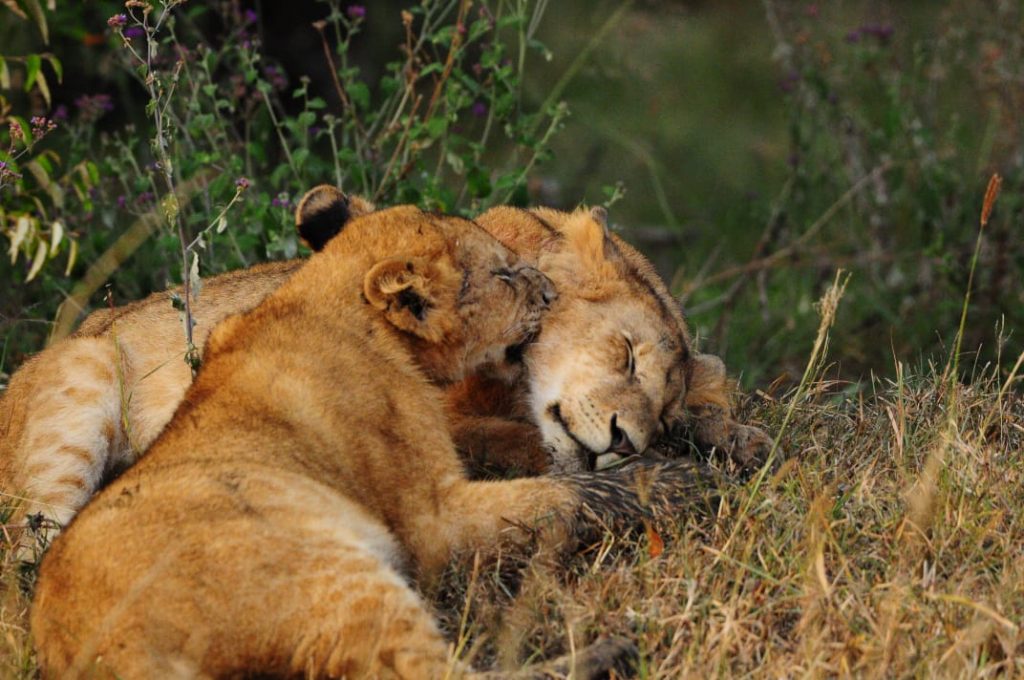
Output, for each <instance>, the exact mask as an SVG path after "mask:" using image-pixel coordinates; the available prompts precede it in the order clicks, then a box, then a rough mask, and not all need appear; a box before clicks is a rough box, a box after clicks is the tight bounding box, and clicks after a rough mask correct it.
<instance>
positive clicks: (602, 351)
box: [448, 208, 770, 472]
mask: <svg viewBox="0 0 1024 680" xmlns="http://www.w3.org/2000/svg"><path fill="white" fill-rule="evenodd" d="M477 221H478V222H480V223H481V225H482V226H483V227H484V228H485V229H487V231H488V232H490V233H491V234H493V235H494V236H495V237H497V238H498V240H500V241H502V243H504V244H505V245H506V246H508V247H509V248H510V249H511V250H513V251H515V252H516V253H517V254H519V255H520V256H521V257H523V258H524V259H525V260H526V261H527V262H529V263H531V264H535V265H536V266H537V267H538V268H539V269H540V270H541V271H543V272H544V273H545V274H547V275H548V276H549V277H551V279H552V281H554V283H555V287H556V288H557V289H558V291H559V295H560V297H559V300H558V302H556V303H555V305H554V306H553V308H552V310H551V312H550V313H549V314H548V316H547V317H546V319H545V322H544V329H543V331H542V333H541V336H540V338H539V340H538V342H537V343H535V344H533V345H531V347H530V349H529V351H528V352H527V353H526V357H525V358H526V363H527V366H528V367H529V375H530V379H529V381H528V382H526V381H520V382H519V383H517V384H511V385H509V384H505V383H502V382H500V381H494V380H487V379H485V378H481V377H473V378H471V379H469V380H468V381H466V382H465V383H463V384H462V385H458V386H455V387H453V388H451V389H450V390H449V391H448V397H449V401H450V405H451V407H450V410H451V412H452V418H453V421H454V422H455V424H456V428H457V435H456V436H457V440H458V441H459V443H460V447H461V448H464V449H465V450H466V451H467V452H468V453H469V454H471V456H472V457H473V458H474V459H475V460H477V461H478V462H480V463H481V464H482V465H484V466H485V467H491V466H493V467H499V468H500V467H503V466H508V465H513V466H515V467H519V468H522V469H525V470H528V471H532V472H542V471H545V470H548V469H551V468H552V467H553V468H554V469H556V470H578V469H584V468H586V467H588V466H589V467H592V465H593V460H594V459H595V458H596V457H597V456H599V455H601V454H604V453H608V452H620V453H622V452H625V453H630V452H634V451H637V452H642V451H644V450H645V449H646V448H647V447H648V445H649V444H650V443H651V442H652V440H653V439H654V438H655V437H656V436H657V435H659V434H663V433H665V432H666V431H669V430H673V431H674V430H676V429H677V428H678V426H680V425H681V426H684V427H686V428H687V429H688V430H689V432H690V435H691V437H692V438H693V439H694V440H695V441H696V443H697V444H698V446H700V447H701V448H703V449H705V450H711V449H718V450H720V451H722V452H724V453H725V454H727V455H729V456H732V457H733V458H734V459H736V460H737V461H738V462H740V463H742V464H745V465H750V464H754V463H757V462H759V461H762V462H763V460H764V456H765V455H766V454H767V452H768V448H769V445H770V440H769V439H768V437H767V436H766V435H765V434H764V433H763V432H762V431H760V430H758V429H757V428H753V427H750V426H747V425H742V424H740V423H736V422H735V421H733V420H732V418H731V415H730V413H731V405H730V393H731V388H730V384H729V382H728V380H727V378H726V373H725V366H724V365H723V364H722V362H721V360H719V359H718V358H717V357H714V356H711V355H706V354H697V353H696V352H695V348H694V345H693V342H692V340H691V338H690V335H689V331H688V330H687V327H686V322H685V320H684V319H683V316H682V313H681V311H680V309H679V306H678V304H677V303H676V301H675V299H674V298H673V297H672V296H671V294H670V293H669V292H668V290H667V289H666V287H665V284H664V283H663V282H662V281H661V279H660V278H659V277H658V275H657V274H656V273H655V271H654V268H653V267H652V266H651V264H650V263H649V262H648V261H647V260H646V259H645V258H644V257H643V256H642V255H641V254H640V253H638V252H637V251H636V250H635V249H633V248H632V247H631V246H630V245H629V244H627V243H625V242H624V241H622V240H621V239H620V238H619V237H618V236H616V235H615V234H613V233H611V232H610V231H608V230H607V229H606V228H605V225H604V214H603V211H591V212H589V213H588V212H586V211H576V212H574V213H566V212H561V211H557V210H551V209H547V208H535V209H532V210H520V209H515V208H494V209H492V210H489V211H487V212H486V213H484V214H483V215H481V216H480V217H479V218H478V220H477ZM538 435H539V437H538Z"/></svg>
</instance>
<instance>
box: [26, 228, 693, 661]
mask: <svg viewBox="0 0 1024 680" xmlns="http://www.w3.org/2000/svg"><path fill="white" fill-rule="evenodd" d="M399 271H402V272H405V273H406V276H404V278H403V282H402V283H401V284H399V285H400V288H399V289H396V284H395V274H396V272H399ZM552 298H553V289H552V288H551V287H550V282H548V281H547V280H546V279H545V278H544V277H542V276H541V275H540V274H539V273H537V272H536V270H533V269H530V268H528V267H523V266H521V265H519V264H517V263H516V262H515V260H514V256H513V255H512V254H511V253H510V252H509V251H506V250H505V249H504V248H502V247H501V246H500V245H499V244H498V242H497V241H495V240H493V239H492V238H490V237H489V236H487V235H486V234H485V232H483V231H482V230H480V229H478V228H477V227H476V226H475V225H473V224H472V223H470V222H467V221H464V220H459V219H449V218H439V217H436V216H428V215H425V214H424V213H421V212H420V211H418V210H416V209H413V208H395V209H392V210H388V211H383V212H381V213H377V214H374V215H371V216H368V217H362V218H359V219H357V220H355V221H354V222H353V223H352V224H351V225H350V227H348V228H347V229H346V230H345V231H343V232H342V233H341V235H339V236H337V237H335V238H334V239H333V240H332V241H331V242H330V243H329V244H328V245H327V247H326V248H325V250H324V251H323V252H322V253H321V254H318V255H315V256H313V257H312V258H311V259H310V260H309V262H308V263H307V264H306V265H305V266H304V267H302V268H301V269H300V270H299V271H298V272H296V273H295V274H294V275H293V276H292V277H291V279H290V280H289V281H288V282H287V283H285V284H284V285H283V286H281V287H280V289H278V290H277V291H276V292H275V293H273V294H272V295H271V296H270V297H268V298H267V299H266V300H265V301H264V302H263V303H262V304H260V305H259V306H258V307H256V308H255V309H254V310H252V311H250V312H248V313H246V314H244V315H241V316H234V317H231V318H229V319H227V320H226V321H225V322H224V323H222V324H221V325H220V326H219V327H218V328H217V329H216V331H215V332H214V334H213V336H212V337H211V338H210V340H209V343H208V347H207V350H206V355H205V359H204V364H203V367H202V368H201V370H200V371H199V375H198V377H197V379H196V381H195V382H194V384H193V385H192V386H191V387H190V388H189V389H188V392H187V393H186V395H185V398H184V400H183V402H182V404H181V406H180V408H179V409H178V410H177V412H176V413H175V415H174V417H173V419H172V421H171V422H170V424H169V425H168V427H167V428H166V429H165V430H164V432H163V433H162V434H161V435H160V437H159V438H158V439H157V441H156V442H155V443H154V444H153V446H152V447H151V449H150V451H149V453H148V454H147V455H146V456H145V457H144V458H143V459H142V460H141V461H140V462H139V463H137V464H136V465H135V466H133V467H132V468H130V469H129V470H128V471H126V472H125V473H124V474H123V475H122V476H121V477H120V478H118V479H117V480H116V481H114V482H113V483H112V484H111V485H110V486H108V487H107V488H106V489H104V490H103V491H102V492H101V493H100V494H99V495H98V496H97V497H96V498H95V499H94V500H93V502H92V503H90V504H89V505H88V506H87V507H86V508H85V509H84V510H83V511H82V512H81V513H80V514H79V515H78V517H77V518H76V519H75V521H74V522H73V523H72V524H71V526H70V527H69V528H68V529H67V531H66V532H64V533H63V534H62V535H60V536H58V538H57V539H56V541H55V542H54V544H53V545H52V546H51V548H50V550H49V551H48V553H47V554H46V556H45V558H44V560H43V563H42V566H41V568H40V572H39V580H38V584H37V588H36V594H35V599H34V602H33V607H32V614H31V627H32V635H33V639H34V640H35V643H36V647H37V656H38V660H39V664H40V668H41V672H42V676H43V677H44V678H57V677H61V678H65V677H99V678H103V677H118V678H155V677H177V676H182V677H186V676H187V677H210V678H212V677H242V676H247V675H250V674H260V675H270V676H275V677H276V676H282V677H293V676H296V677H297V676H300V675H301V676H306V677H347V678H361V677H373V678H378V677H382V678H383V677H397V678H440V677H443V676H444V675H445V673H446V672H447V671H448V670H449V669H450V668H451V662H450V659H449V653H448V645H447V643H446V642H445V641H444V639H443V638H442V637H441V635H440V633H439V632H438V629H437V626H436V625H435V623H434V621H433V618H432V617H431V616H430V614H429V613H428V611H427V609H426V607H425V605H424V604H423V602H422V601H421V600H420V599H419V598H418V597H417V596H416V594H415V593H414V592H413V591H412V590H411V589H410V587H409V586H408V585H407V584H406V582H405V579H404V578H403V576H402V574H403V573H405V572H406V570H407V569H411V570H412V571H413V572H414V573H416V574H419V575H420V576H422V577H425V578H430V577H431V575H432V574H436V573H437V572H438V570H439V569H440V568H441V567H443V565H445V564H446V563H447V562H448V561H449V560H450V559H451V558H452V556H453V555H456V554H458V553H461V552H466V551H472V550H493V549H496V548H497V547H498V546H500V545H504V544H515V543H525V542H528V541H533V540H542V542H544V543H545V544H550V545H558V544H561V543H562V542H563V541H565V540H567V539H568V538H570V537H571V536H572V535H573V534H572V531H571V530H572V529H573V527H574V526H575V525H576V524H577V523H578V522H579V521H580V518H581V517H582V516H583V515H585V514H586V513H587V512H591V511H596V512H598V514H601V513H600V511H601V509H602V507H604V508H605V509H610V510H611V511H612V512H613V513H614V509H615V507H619V508H623V509H636V508H639V507H640V505H639V502H640V501H639V499H640V495H639V494H640V492H639V490H631V489H630V487H629V484H628V478H626V477H623V478H621V479H619V480H618V481H615V482H614V483H611V482H610V480H611V479H612V478H611V477H610V476H609V475H608V474H604V475H597V476H595V477H594V479H593V481H594V482H595V483H594V484H593V488H592V489H591V490H589V491H588V487H589V486H591V485H589V484H588V483H587V479H586V478H583V477H566V478H552V477H539V478H530V479H520V480H513V481H507V482H473V481H469V480H468V479H467V478H466V477H465V475H464V473H463V469H462V464H461V461H460V460H459V458H458V456H457V453H456V450H455V447H454V444H453V442H452V440H451V438H450V436H449V434H448V430H447V426H446V422H447V421H446V416H445V413H444V411H443V408H442V406H441V403H442V399H441V393H440V391H439V388H438V387H436V386H435V385H434V384H433V382H435V381H438V380H440V381H449V380H454V379H458V378H460V377H462V376H463V375H464V373H465V372H467V371H471V370H473V369H475V368H477V367H480V366H483V365H487V364H493V363H495V362H498V361H500V360H501V359H502V358H503V356H504V353H505V351H506V349H507V348H508V347H509V346H510V345H513V344H515V343H518V342H521V341H522V340H524V339H526V338H528V337H530V336H531V335H532V334H533V333H535V332H536V330H537V328H538V324H539V320H540V315H541V313H542V312H543V310H544V309H545V308H546V307H547V306H548V304H549V303H550V301H551V300H552ZM659 470H661V471H663V472H665V475H660V476H659V475H656V476H655V478H654V480H653V481H654V482H655V486H654V487H652V486H651V485H650V484H647V485H645V491H644V495H645V497H650V498H657V497H661V498H665V497H666V496H674V497H677V498H683V499H685V498H692V497H694V496H695V494H694V492H693V488H692V482H693V476H692V472H691V471H690V470H689V469H688V468H687V467H686V466H683V465H677V466H676V467H674V468H665V467H662V468H659ZM658 484H660V486H658ZM652 489H653V491H652ZM587 506H589V508H588V507H587ZM539 537H540V538H539ZM598 656H599V657H601V658H604V657H603V656H601V655H598ZM591 658H593V657H591ZM610 664H611V661H607V662H606V663H605V664H604V667H603V668H600V667H595V668H591V669H589V671H588V672H587V673H581V674H580V675H578V676H577V677H583V676H589V675H595V674H597V673H598V672H600V671H602V670H604V671H606V670H607V669H608V666H609V665H610ZM597 665H598V666H600V665H602V664H597ZM455 670H456V674H460V673H461V672H463V671H465V670H466V669H463V668H456V669H455Z"/></svg>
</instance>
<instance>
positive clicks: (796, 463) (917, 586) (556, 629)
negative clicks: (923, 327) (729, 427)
mask: <svg viewBox="0 0 1024 680" xmlns="http://www.w3.org/2000/svg"><path fill="white" fill-rule="evenodd" d="M1006 381H1007V378H1006V375H1005V373H1004V375H1002V376H1001V377H1000V378H998V379H997V378H995V377H980V378H976V379H975V380H973V382H972V383H971V384H970V385H963V384H961V385H959V386H958V387H957V388H956V390H955V392H951V391H950V388H949V387H948V385H949V383H948V382H947V381H944V380H942V379H941V378H940V377H939V376H938V375H936V376H933V377H931V378H928V377H914V378H912V377H906V378H905V379H903V380H901V381H900V382H897V383H895V384H884V385H883V384H876V385H874V386H872V387H871V388H869V389H868V390H866V393H864V392H862V393H861V394H857V393H854V392H852V391H846V392H844V393H845V394H847V395H849V394H854V396H840V394H841V393H840V392H839V391H838V389H837V388H838V387H839V386H837V385H836V384H834V383H827V382H823V381H818V382H815V383H812V384H811V385H810V388H809V389H806V390H804V392H803V394H802V395H801V396H800V397H799V401H798V402H796V403H793V402H791V401H790V399H791V398H792V397H782V398H779V399H773V398H771V397H767V396H765V395H760V396H757V397H755V398H754V399H752V402H753V403H750V404H748V406H747V412H748V416H749V419H750V420H752V421H756V422H760V423H762V424H763V425H764V426H765V427H766V428H767V429H769V430H770V431H778V430H779V428H780V426H781V425H782V423H783V421H784V420H785V417H786V414H787V413H788V412H790V411H791V407H792V416H791V418H790V420H789V422H788V424H787V426H786V428H785V430H784V432H783V436H782V444H783V446H784V448H785V449H786V451H787V453H788V458H787V460H786V461H785V462H784V463H783V464H782V466H781V468H779V469H778V470H777V471H775V472H774V473H773V474H771V475H764V476H763V477H762V478H760V479H759V478H757V477H755V478H754V479H752V480H750V481H748V482H746V483H738V482H737V483H734V484H733V483H730V484H725V485H723V488H722V493H723V497H724V502H723V504H722V506H721V510H720V513H719V515H718V517H715V518H710V519H709V518H704V519H695V518H682V520H683V521H681V522H680V524H679V525H678V526H677V527H671V526H665V525H661V526H659V527H658V528H657V532H660V537H662V538H664V543H665V545H664V549H663V551H662V550H661V546H660V545H659V540H658V534H655V537H654V539H653V542H652V537H651V535H650V534H648V535H647V536H646V537H644V538H642V539H641V540H640V541H639V542H637V543H633V544H631V545H630V544H628V542H624V541H621V540H619V539H616V538H615V537H612V536H607V537H606V539H605V542H604V544H602V545H600V546H595V547H594V548H593V549H591V550H590V551H588V552H587V553H586V554H585V555H583V556H581V557H579V558H577V559H576V560H574V561H573V562H572V563H571V564H569V565H564V564H563V565H558V567H557V568H553V567H552V566H551V565H545V564H541V563H539V562H538V561H535V562H534V563H533V564H531V565H530V566H529V567H528V568H527V570H526V572H525V576H524V577H523V579H522V583H521V584H520V586H519V587H518V588H516V589H512V588H511V587H510V586H509V582H510V580H509V579H508V578H504V579H502V578H498V577H497V576H496V574H497V573H498V571H499V569H496V568H495V567H494V566H485V567H480V566H478V568H477V569H476V571H475V572H474V570H473V569H472V568H471V567H468V566H467V567H466V568H464V569H462V570H459V571H458V572H457V573H453V575H452V578H451V579H450V581H449V582H448V583H447V585H446V587H445V588H442V589H440V590H439V592H437V593H435V594H434V598H435V601H436V603H437V607H438V610H439V614H440V615H441V617H442V620H443V621H445V624H446V626H447V627H448V629H449V630H450V631H451V634H452V635H451V637H452V639H453V640H457V641H458V647H459V653H460V654H462V655H463V656H467V655H468V656H475V657H476V658H477V659H478V660H479V661H482V662H483V663H484V664H487V663H491V662H494V663H497V664H499V665H515V664H518V663H521V662H522V661H524V660H525V659H527V658H530V657H531V656H536V657H541V656H545V657H546V656H551V655H554V654H555V653H562V652H566V651H571V649H572V648H573V646H576V645H582V644H583V643H585V642H586V641H587V640H589V639H592V638H593V637H594V636H596V635H598V634H600V633H618V634H624V635H627V636H630V637H632V638H633V639H635V640H637V642H638V643H639V646H640V648H641V650H642V655H643V661H642V668H641V669H640V676H641V677H650V678H680V677H712V676H729V677H732V676H742V675H754V676H758V677H796V676H806V675H812V676H831V675H856V676H869V677H907V676H914V677H934V676H944V677H949V676H952V677H981V676H989V675H999V676H1002V677H1017V676H1021V675H1024V632H1022V631H1021V626H1022V624H1024V455H1022V449H1024V399H1022V397H1021V395H1020V394H1019V393H1018V392H1017V391H1015V390H1014V389H1012V387H1011V388H1010V389H1006ZM1001 392H1002V393H1001ZM659 553H660V554H659ZM503 571H504V572H506V573H507V571H508V570H507V569H506V570H503ZM4 580H5V582H6V583H7V584H8V587H7V589H6V591H5V594H4V597H3V602H2V609H0V631H2V638H0V640H2V642H0V644H2V646H3V656H2V657H0V663H2V666H0V669H2V670H0V675H2V676H3V677H33V676H34V675H35V673H34V667H33V659H32V654H31V650H30V642H29V639H28V635H27V633H26V618H25V611H26V608H27V605H28V599H27V597H26V596H25V595H24V594H23V593H22V592H21V591H20V590H19V588H17V587H15V586H14V585H13V584H15V582H16V581H17V574H16V571H15V569H14V567H13V566H12V565H11V563H10V562H9V561H6V562H5V563H4Z"/></svg>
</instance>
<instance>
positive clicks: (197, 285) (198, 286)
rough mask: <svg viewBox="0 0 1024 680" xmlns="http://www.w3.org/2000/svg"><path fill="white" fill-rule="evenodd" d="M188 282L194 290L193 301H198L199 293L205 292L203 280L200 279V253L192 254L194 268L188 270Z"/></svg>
mask: <svg viewBox="0 0 1024 680" xmlns="http://www.w3.org/2000/svg"><path fill="white" fill-rule="evenodd" d="M188 282H189V287H190V288H191V290H192V299H193V300H198V299H199V293H200V292H201V291H202V290H203V280H202V279H201V278H200V277H199V253H192V266H191V267H190V268H189V270H188Z"/></svg>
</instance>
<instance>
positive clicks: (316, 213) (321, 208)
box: [295, 184, 352, 251]
mask: <svg viewBox="0 0 1024 680" xmlns="http://www.w3.org/2000/svg"><path fill="white" fill-rule="evenodd" d="M351 216H352V215H351V212H350V211H349V199H348V197H347V196H345V194H343V193H342V192H341V191H340V190H338V189H337V188H335V187H332V186H330V185H329V184H321V185H320V186H318V187H313V188H312V189H310V190H309V191H307V192H306V195H305V196H303V197H302V200H301V201H299V206H298V207H297V208H296V209H295V226H296V228H297V229H298V230H299V236H301V237H302V240H303V241H305V242H306V244H307V245H308V246H309V247H310V248H312V249H313V250H315V251H320V250H322V249H323V247H324V246H325V245H327V242H328V241H330V240H331V239H332V238H334V236H335V235H337V234H338V232H340V231H341V230H342V228H343V227H344V226H345V223H346V222H348V221H349V219H350V218H351Z"/></svg>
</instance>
